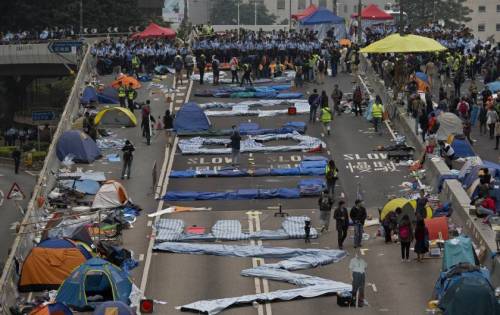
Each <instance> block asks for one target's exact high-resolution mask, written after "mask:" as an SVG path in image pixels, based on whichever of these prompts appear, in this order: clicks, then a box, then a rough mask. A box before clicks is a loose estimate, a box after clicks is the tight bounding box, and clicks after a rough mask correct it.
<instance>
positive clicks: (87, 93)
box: [80, 86, 97, 104]
mask: <svg viewBox="0 0 500 315" xmlns="http://www.w3.org/2000/svg"><path fill="white" fill-rule="evenodd" d="M94 102H97V92H96V90H95V88H94V87H93V86H87V87H85V89H84V90H83V93H82V97H80V103H82V104H90V103H94Z"/></svg>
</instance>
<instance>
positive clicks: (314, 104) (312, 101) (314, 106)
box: [307, 89, 320, 122]
mask: <svg viewBox="0 0 500 315" xmlns="http://www.w3.org/2000/svg"><path fill="white" fill-rule="evenodd" d="M319 101H320V97H319V94H318V90H316V89H314V90H313V92H312V94H311V95H309V98H308V99H307V102H308V103H309V122H315V121H316V112H317V111H318V106H319Z"/></svg>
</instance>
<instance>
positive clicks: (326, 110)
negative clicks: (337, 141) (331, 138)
mask: <svg viewBox="0 0 500 315" xmlns="http://www.w3.org/2000/svg"><path fill="white" fill-rule="evenodd" d="M320 120H321V122H322V123H323V125H324V126H325V128H326V133H327V134H328V135H330V122H331V121H332V111H331V110H330V107H328V106H327V107H323V108H321V117H320Z"/></svg>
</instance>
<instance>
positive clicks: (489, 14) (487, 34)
mask: <svg viewBox="0 0 500 315" xmlns="http://www.w3.org/2000/svg"><path fill="white" fill-rule="evenodd" d="M467 6H468V7H469V8H470V9H471V10H472V11H473V12H472V13H471V14H470V15H469V17H470V18H471V21H470V22H468V23H466V25H467V26H468V27H469V28H470V29H471V30H472V32H473V33H474V36H475V37H476V38H479V39H480V40H483V41H485V40H489V39H491V38H493V39H494V40H495V42H499V41H500V0H468V1H467Z"/></svg>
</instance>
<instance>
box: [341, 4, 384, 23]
mask: <svg viewBox="0 0 500 315" xmlns="http://www.w3.org/2000/svg"><path fill="white" fill-rule="evenodd" d="M351 17H353V18H356V17H358V14H357V13H355V14H353V15H351ZM361 19H362V20H392V19H393V16H392V15H390V14H389V13H387V12H385V11H384V10H382V9H380V8H379V7H378V6H377V5H376V4H370V5H369V6H367V7H366V8H364V9H363V10H362V11H361Z"/></svg>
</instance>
